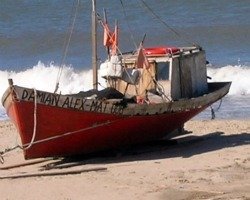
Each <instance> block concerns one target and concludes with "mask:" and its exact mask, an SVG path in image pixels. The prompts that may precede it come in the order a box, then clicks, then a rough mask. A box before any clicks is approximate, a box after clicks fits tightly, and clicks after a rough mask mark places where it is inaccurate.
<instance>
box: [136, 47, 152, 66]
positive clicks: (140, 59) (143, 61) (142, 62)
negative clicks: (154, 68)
mask: <svg viewBox="0 0 250 200" xmlns="http://www.w3.org/2000/svg"><path fill="white" fill-rule="evenodd" d="M144 66H145V67H146V69H148V68H149V67H150V65H149V62H148V59H147V57H146V55H145V54H144V51H143V49H142V45H140V47H139V49H138V55H137V67H138V68H143V67H144Z"/></svg>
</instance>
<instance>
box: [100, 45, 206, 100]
mask: <svg viewBox="0 0 250 200" xmlns="http://www.w3.org/2000/svg"><path fill="white" fill-rule="evenodd" d="M144 55H146V58H147V62H148V64H147V66H144V67H138V65H137V63H138V56H137V55H135V54H133V53H127V54H123V55H118V56H111V58H110V59H109V60H107V61H106V62H104V63H102V64H101V66H100V72H101V76H102V77H103V78H105V79H106V81H107V85H108V86H109V87H113V88H115V89H116V90H118V91H119V92H121V93H122V94H124V95H125V96H136V97H137V98H138V99H141V100H146V99H147V100H148V99H149V100H150V101H151V102H155V103H158V102H160V101H175V100H178V99H183V98H193V97H197V96H200V95H203V94H206V93H207V91H208V85H207V73H206V57H205V51H204V50H202V49H201V48H197V47H183V48H175V47H171V48H170V47H159V48H145V49H144ZM157 97H159V98H157Z"/></svg>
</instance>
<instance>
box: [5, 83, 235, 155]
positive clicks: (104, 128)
mask: <svg viewBox="0 0 250 200" xmlns="http://www.w3.org/2000/svg"><path fill="white" fill-rule="evenodd" d="M229 87H230V84H229V85H227V87H226V88H225V87H224V89H220V90H221V91H220V90H219V91H220V92H217V93H216V92H215V94H211V97H213V96H214V98H213V99H212V100H207V98H209V95H208V97H206V96H204V97H202V98H201V100H199V101H198V100H195V99H194V100H192V104H197V106H196V105H194V108H193V109H187V108H185V109H184V108H183V109H180V111H173V110H172V111H169V112H164V113H160V114H157V113H156V114H145V115H137V114H134V115H123V114H112V113H100V112H99V113H98V112H91V111H79V110H74V109H66V108H62V107H57V106H50V105H44V104H37V105H36V123H35V125H36V127H35V140H34V142H33V144H32V146H31V147H30V148H28V149H26V150H24V157H25V158H26V159H30V158H38V157H52V156H71V155H77V154H86V153H91V152H96V151H101V150H107V149H115V148H120V147H122V146H127V145H132V144H138V143H144V142H146V141H152V140H157V139H159V138H162V137H164V136H167V135H168V134H169V133H170V132H171V131H173V130H175V129H177V128H178V127H180V126H181V125H183V124H184V123H185V122H186V121H188V120H189V119H191V118H192V117H194V116H195V115H197V114H198V113H199V112H201V111H202V110H204V109H205V108H206V107H207V106H209V105H210V104H212V103H213V102H215V101H216V100H218V99H219V98H221V97H222V96H224V95H225V94H226V93H227V91H228V89H229ZM197 102H203V104H201V105H198V103H197ZM182 104H183V103H182ZM169 105H170V104H169ZM183 105H184V104H183ZM4 106H5V108H6V110H7V114H8V116H9V117H10V118H11V119H12V120H13V121H14V123H15V125H16V127H17V129H18V131H19V134H20V137H21V141H22V144H23V145H24V146H25V145H26V146H27V145H28V144H29V143H30V142H31V140H32V136H33V129H34V119H35V118H34V110H35V104H34V102H32V101H22V100H15V94H13V93H12V92H10V93H9V94H8V95H7V97H6V98H5V100H4ZM192 106H193V105H192Z"/></svg>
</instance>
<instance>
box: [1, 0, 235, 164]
mask: <svg viewBox="0 0 250 200" xmlns="http://www.w3.org/2000/svg"><path fill="white" fill-rule="evenodd" d="M92 4H93V11H92V22H93V25H92V30H93V32H95V31H96V24H97V23H96V22H97V19H96V10H95V0H92ZM102 25H103V27H104V33H105V34H106V35H105V39H104V40H105V41H104V42H105V45H106V46H107V47H108V48H110V51H109V52H110V54H109V55H108V59H107V60H106V61H105V62H103V63H102V64H101V65H100V69H99V72H100V74H101V76H102V77H103V78H104V79H105V80H106V83H107V87H106V88H105V89H103V90H98V87H97V86H98V80H97V77H98V76H97V72H98V70H97V68H98V66H97V53H96V52H97V51H96V48H97V47H96V34H95V33H94V34H93V40H92V41H93V42H92V43H93V50H92V59H93V89H92V90H90V91H85V92H79V93H77V94H61V93H60V92H47V91H40V90H36V89H32V88H26V87H22V86H17V85H15V84H14V83H13V80H12V79H9V87H8V88H7V90H6V92H5V93H4V95H3V97H2V104H3V106H4V108H5V109H6V112H7V115H8V116H9V118H10V119H11V120H12V122H13V123H14V124H15V126H16V128H17V130H18V132H19V135H20V138H21V143H22V149H23V152H24V158H25V159H32V158H39V157H58V156H63V157H67V156H73V155H79V154H88V153H92V152H97V151H103V150H113V149H117V148H122V147H127V146H130V145H134V144H141V143H145V142H149V141H154V140H159V139H162V138H165V137H168V136H171V134H172V132H173V131H174V130H176V129H178V128H180V127H183V125H184V123H185V122H187V121H188V120H190V119H191V118H192V117H194V116H196V115H197V114H198V113H200V112H202V111H203V110H204V109H206V108H207V107H208V106H210V105H211V104H213V103H214V102H216V101H218V100H220V99H221V98H222V97H224V96H225V95H226V94H227V93H228V91H229V88H230V84H231V83H230V82H208V81H207V79H208V77H207V68H206V55H205V51H204V50H203V49H202V48H201V47H200V46H190V47H173V46H168V45H162V46H155V47H144V45H143V42H141V43H140V45H139V47H138V49H137V50H136V51H134V52H129V53H121V52H119V51H118V50H117V49H118V45H117V38H116V37H117V35H116V31H114V33H111V32H110V30H109V29H108V26H107V24H106V23H105V21H104V22H103V23H102Z"/></svg>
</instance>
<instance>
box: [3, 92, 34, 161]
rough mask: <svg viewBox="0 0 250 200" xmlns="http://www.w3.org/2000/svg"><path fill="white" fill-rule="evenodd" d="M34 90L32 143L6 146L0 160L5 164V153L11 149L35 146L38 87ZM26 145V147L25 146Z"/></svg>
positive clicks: (24, 148) (25, 148)
mask: <svg viewBox="0 0 250 200" xmlns="http://www.w3.org/2000/svg"><path fill="white" fill-rule="evenodd" d="M33 90H34V126H33V134H32V138H31V141H30V143H28V145H27V146H26V145H23V146H22V145H19V144H18V145H16V146H14V147H11V148H6V149H5V150H4V151H1V152H0V162H1V163H2V164H3V163H4V158H3V155H4V154H6V153H8V152H10V151H13V150H15V149H17V148H19V149H22V150H27V149H29V148H31V147H32V146H33V144H34V143H35V138H36V128H37V92H36V89H33ZM25 146H26V147H25Z"/></svg>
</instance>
